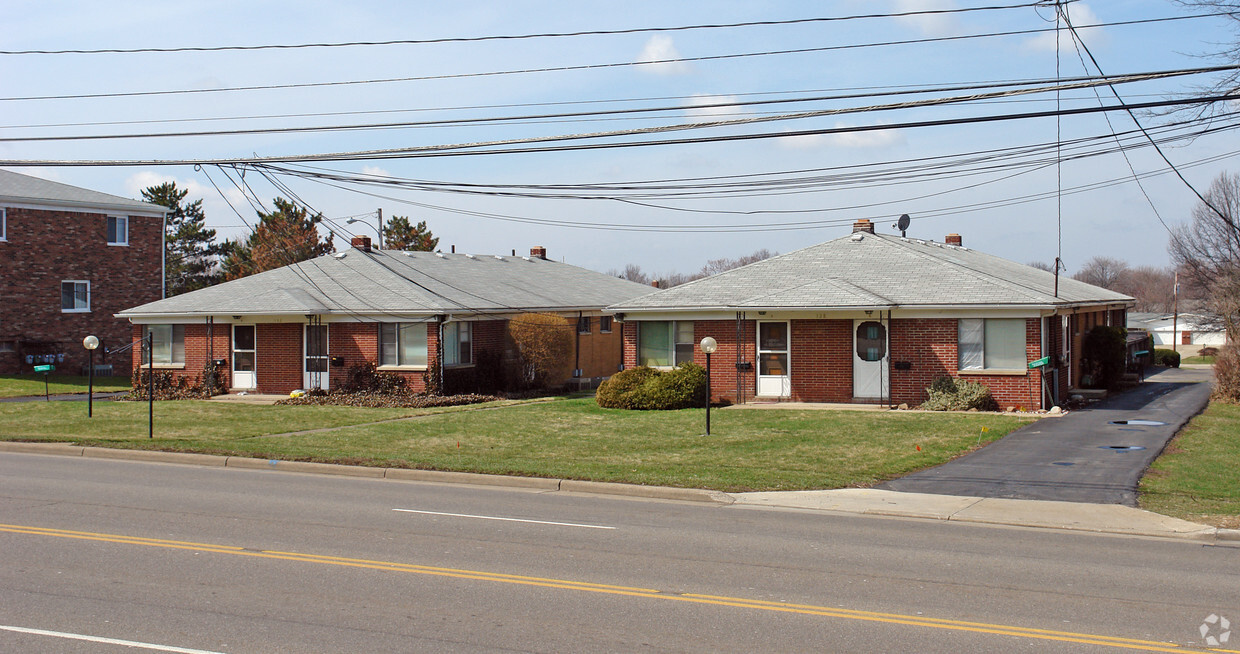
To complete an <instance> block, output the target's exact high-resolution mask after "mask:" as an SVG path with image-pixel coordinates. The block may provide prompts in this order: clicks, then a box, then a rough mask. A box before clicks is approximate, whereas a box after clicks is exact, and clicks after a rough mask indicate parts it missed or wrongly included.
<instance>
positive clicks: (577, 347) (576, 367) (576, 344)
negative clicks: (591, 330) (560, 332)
mask: <svg viewBox="0 0 1240 654" xmlns="http://www.w3.org/2000/svg"><path fill="white" fill-rule="evenodd" d="M583 315H584V312H582V311H578V312H577V324H576V325H573V332H574V333H575V334H576V337H577V338H576V340H575V341H573V376H574V377H581V327H580V325H581V318H582V316H583Z"/></svg>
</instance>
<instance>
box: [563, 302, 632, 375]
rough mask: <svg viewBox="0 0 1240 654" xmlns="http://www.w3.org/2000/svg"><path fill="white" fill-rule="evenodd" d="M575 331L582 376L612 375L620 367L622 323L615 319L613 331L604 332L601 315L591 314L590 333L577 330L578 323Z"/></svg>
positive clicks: (577, 361)
mask: <svg viewBox="0 0 1240 654" xmlns="http://www.w3.org/2000/svg"><path fill="white" fill-rule="evenodd" d="M573 331H574V335H573V336H574V342H575V344H576V347H577V353H576V356H575V357H574V360H575V361H576V363H577V366H578V367H579V368H581V376H582V377H610V376H611V375H612V374H614V373H615V372H616V370H618V369H619V367H620V362H621V358H622V347H623V340H624V338H623V335H622V334H621V325H620V323H617V322H615V321H614V320H613V321H612V323H611V331H610V332H603V331H601V330H600V327H599V316H590V332H589V333H585V332H577V327H576V324H574V326H573Z"/></svg>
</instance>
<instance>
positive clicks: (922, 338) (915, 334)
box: [888, 318, 959, 406]
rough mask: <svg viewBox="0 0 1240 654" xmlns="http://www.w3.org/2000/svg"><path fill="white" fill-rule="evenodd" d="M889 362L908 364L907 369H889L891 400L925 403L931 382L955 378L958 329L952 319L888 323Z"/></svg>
mask: <svg viewBox="0 0 1240 654" xmlns="http://www.w3.org/2000/svg"><path fill="white" fill-rule="evenodd" d="M888 337H889V338H890V339H891V361H892V363H893V364H894V363H895V362H896V361H901V362H907V363H909V364H910V367H909V369H908V370H895V369H894V368H895V366H894V365H893V366H892V370H891V399H892V401H893V402H895V403H896V404H901V403H907V404H909V405H910V406H917V405H918V404H921V403H922V402H925V401H926V397H927V396H926V389H927V388H929V386H930V382H932V381H934V380H935V379H937V378H939V377H943V376H949V377H956V376H957V374H956V366H957V365H958V363H957V361H958V358H957V349H956V341H957V339H958V338H959V326H958V323H957V321H956V319H954V318H896V319H894V320H892V321H891V325H890V333H889V336H888Z"/></svg>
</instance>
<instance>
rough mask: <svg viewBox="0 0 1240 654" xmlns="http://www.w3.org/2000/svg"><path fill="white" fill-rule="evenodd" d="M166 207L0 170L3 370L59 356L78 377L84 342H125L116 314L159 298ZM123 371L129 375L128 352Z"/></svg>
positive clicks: (60, 364)
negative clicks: (88, 339) (91, 339)
mask: <svg viewBox="0 0 1240 654" xmlns="http://www.w3.org/2000/svg"><path fill="white" fill-rule="evenodd" d="M165 211H166V209H165V208H164V207H161V206H158V205H154V204H147V203H145V202H137V201H135V200H129V199H126V198H122V197H117V196H115V195H108V194H107V193H100V192H98V191H91V190H87V189H84V188H78V187H76V186H69V185H68V184H60V183H57V182H49V181H47V180H44V179H39V178H37V177H30V176H28V175H22V174H19V173H14V172H9V171H6V170H0V374H16V373H24V372H30V371H31V370H32V368H33V366H35V365H38V364H40V363H46V362H54V363H55V365H56V372H57V373H67V374H74V375H76V374H81V373H83V372H84V368H85V365H86V361H87V352H86V350H85V349H84V348H83V347H82V339H83V338H85V337H86V336H87V335H89V334H94V335H95V336H97V337H98V338H99V340H100V343H101V345H100V347H99V349H98V350H97V351H96V355H95V363H96V364H97V365H99V364H103V365H107V364H111V363H114V361H113V359H115V357H109V356H108V355H107V353H106V349H107V348H115V347H118V346H123V345H126V344H128V343H129V342H130V341H129V336H130V333H131V332H130V328H129V325H128V323H127V321H125V320H121V319H117V318H116V317H115V316H114V315H113V314H115V313H116V312H118V311H120V310H122V309H124V308H126V307H131V306H134V305H135V304H141V303H144V302H150V301H153V300H158V299H159V298H161V297H162V296H163V279H164V272H163V266H164V247H163V244H164V214H165ZM115 363H119V364H120V365H119V366H116V373H117V374H128V373H129V370H130V368H129V365H128V363H129V354H128V352H126V353H125V354H124V355H122V356H121V357H120V359H119V361H116V362H115Z"/></svg>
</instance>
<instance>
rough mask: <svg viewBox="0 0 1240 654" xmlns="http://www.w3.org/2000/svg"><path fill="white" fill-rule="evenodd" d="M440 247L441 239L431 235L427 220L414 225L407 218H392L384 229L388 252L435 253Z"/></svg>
mask: <svg viewBox="0 0 1240 654" xmlns="http://www.w3.org/2000/svg"><path fill="white" fill-rule="evenodd" d="M438 245H439V239H437V238H435V236H434V235H433V234H431V230H430V228H428V227H427V226H426V221H425V220H423V221H421V222H419V223H418V224H417V225H414V224H411V223H410V222H409V218H407V217H405V216H392V218H391V219H390V220H388V221H387V225H386V226H384V228H383V246H384V248H386V249H388V250H413V251H416V252H434V251H435V247H436V246H438Z"/></svg>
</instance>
